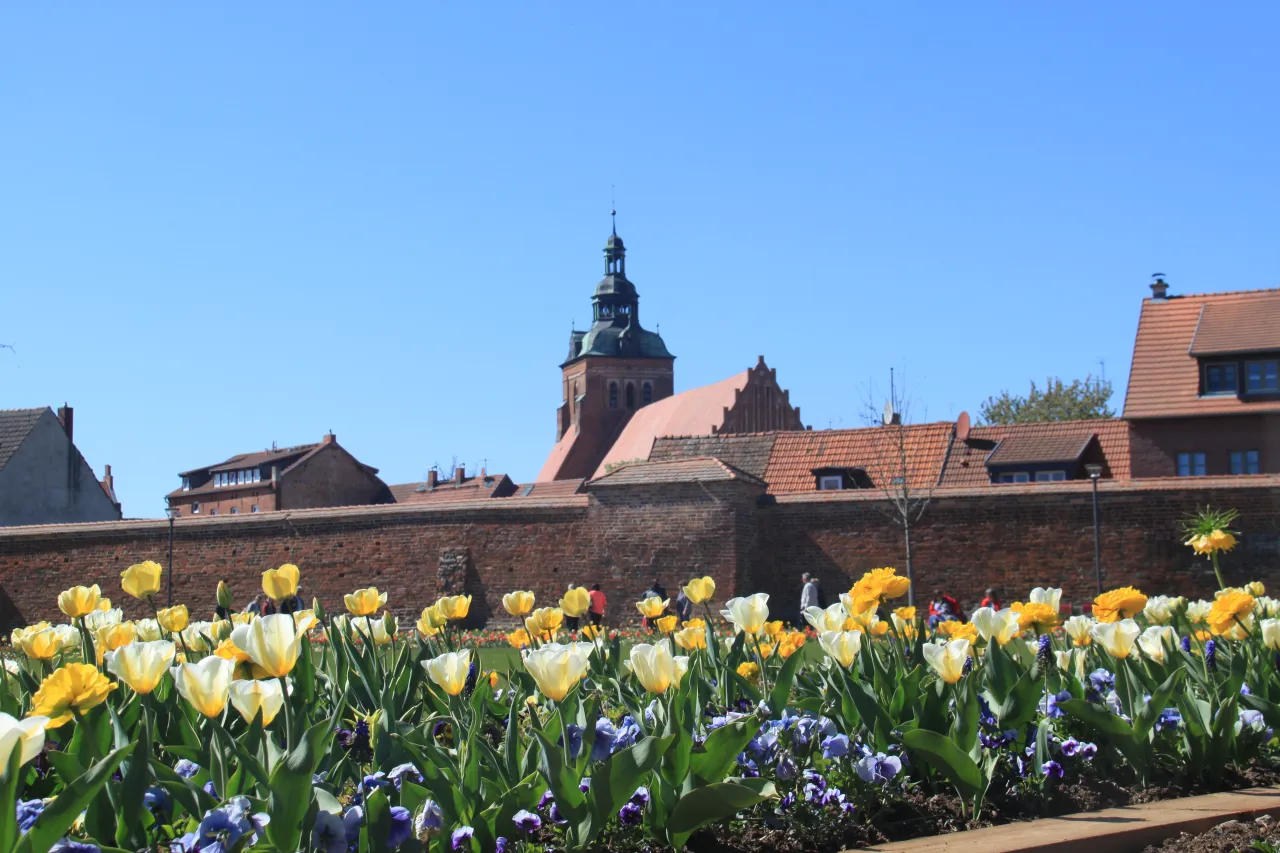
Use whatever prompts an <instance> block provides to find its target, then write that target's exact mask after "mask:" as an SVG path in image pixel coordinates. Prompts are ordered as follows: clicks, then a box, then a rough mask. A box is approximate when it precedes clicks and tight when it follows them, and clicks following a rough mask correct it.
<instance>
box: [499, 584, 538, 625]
mask: <svg viewBox="0 0 1280 853" xmlns="http://www.w3.org/2000/svg"><path fill="white" fill-rule="evenodd" d="M502 606H503V607H505V608H506V609H507V612H508V613H510V614H511V615H512V616H514V617H516V618H517V619H521V618H523V617H525V616H528V615H529V614H530V613H532V612H533V593H531V592H525V591H523V590H516V591H515V592H509V593H507V594H506V595H504V596H502Z"/></svg>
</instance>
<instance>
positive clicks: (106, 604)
mask: <svg viewBox="0 0 1280 853" xmlns="http://www.w3.org/2000/svg"><path fill="white" fill-rule="evenodd" d="M98 609H99V610H110V609H111V599H109V598H107V597H106V596H105V595H104V596H103V597H102V598H101V599H100V600H99V601H98Z"/></svg>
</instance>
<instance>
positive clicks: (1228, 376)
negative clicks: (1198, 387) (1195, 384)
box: [1204, 364, 1239, 394]
mask: <svg viewBox="0 0 1280 853" xmlns="http://www.w3.org/2000/svg"><path fill="white" fill-rule="evenodd" d="M1238 390H1239V385H1238V383H1237V381H1236V366H1235V365H1234V364H1210V365H1209V366H1207V367H1206V368H1205V369H1204V393H1206V394H1234V393H1236V392H1237V391H1238Z"/></svg>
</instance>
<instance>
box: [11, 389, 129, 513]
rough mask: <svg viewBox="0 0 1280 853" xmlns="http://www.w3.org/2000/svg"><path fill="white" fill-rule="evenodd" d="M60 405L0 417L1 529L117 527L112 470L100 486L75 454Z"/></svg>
mask: <svg viewBox="0 0 1280 853" xmlns="http://www.w3.org/2000/svg"><path fill="white" fill-rule="evenodd" d="M74 417H75V412H74V410H73V409H72V408H71V407H70V406H66V405H63V406H62V407H60V408H59V409H58V413H57V414H56V415H55V414H54V413H53V410H52V409H50V408H49V407H48V406H45V407H43V408H37V409H9V410H5V411H0V526H4V525H18V524H62V523H68V522H77V521H116V520H118V519H119V518H120V504H119V503H118V502H117V501H116V499H115V493H114V487H113V481H112V477H111V466H109V465H108V466H107V469H106V475H105V476H104V479H103V481H99V480H98V478H97V477H96V476H94V473H93V469H92V468H90V467H89V463H88V462H86V461H85V459H84V457H83V456H82V455H81V454H80V451H79V449H77V448H76V445H75V440H74V427H75V420H74Z"/></svg>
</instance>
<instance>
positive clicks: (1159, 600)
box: [1142, 595, 1182, 625]
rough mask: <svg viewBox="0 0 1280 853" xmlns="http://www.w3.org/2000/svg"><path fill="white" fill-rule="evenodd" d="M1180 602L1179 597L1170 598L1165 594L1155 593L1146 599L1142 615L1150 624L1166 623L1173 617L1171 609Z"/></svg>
mask: <svg viewBox="0 0 1280 853" xmlns="http://www.w3.org/2000/svg"><path fill="white" fill-rule="evenodd" d="M1181 603H1182V599H1181V598H1170V597H1169V596H1167V595H1155V596H1152V597H1151V598H1148V599H1147V604H1146V606H1145V607H1144V608H1143V609H1142V615H1143V616H1146V617H1147V621H1148V622H1150V623H1151V624H1152V625H1167V624H1169V622H1170V621H1171V620H1172V619H1173V611H1174V610H1175V609H1176V608H1177V607H1178V605H1179V604H1181Z"/></svg>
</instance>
